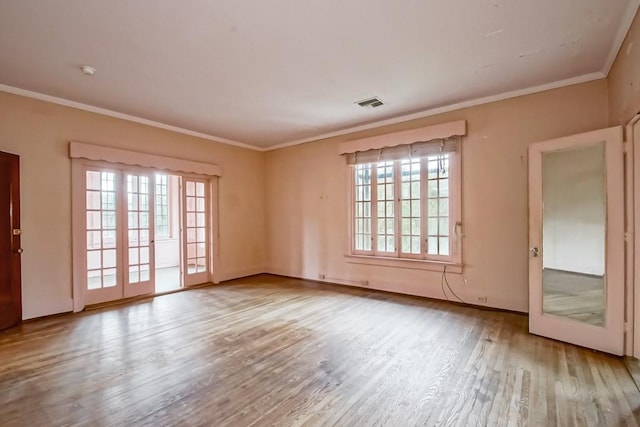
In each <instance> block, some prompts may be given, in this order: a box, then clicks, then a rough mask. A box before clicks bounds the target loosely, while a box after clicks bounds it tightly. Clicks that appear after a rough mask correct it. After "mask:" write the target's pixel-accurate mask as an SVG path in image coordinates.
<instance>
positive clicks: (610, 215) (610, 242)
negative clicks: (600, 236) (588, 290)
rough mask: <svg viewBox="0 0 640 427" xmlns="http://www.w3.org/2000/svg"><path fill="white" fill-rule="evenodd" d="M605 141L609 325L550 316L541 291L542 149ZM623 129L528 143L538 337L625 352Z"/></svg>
mask: <svg viewBox="0 0 640 427" xmlns="http://www.w3.org/2000/svg"><path fill="white" fill-rule="evenodd" d="M598 142H604V143H605V174H606V175H605V176H606V203H607V208H606V218H607V220H606V252H605V280H606V287H605V291H606V295H605V302H606V310H605V326H604V327H599V326H594V325H588V324H586V323H583V322H579V321H575V320H571V319H568V318H563V317H559V316H553V315H549V314H545V313H544V312H543V304H542V302H543V298H542V297H543V294H542V260H543V257H544V253H543V250H542V248H543V245H542V153H544V152H552V151H560V150H565V149H570V148H577V147H582V146H589V145H592V144H594V143H598ZM623 164H624V163H623V147H622V127H620V126H618V127H613V128H608V129H601V130H596V131H593V132H586V133H582V134H578V135H572V136H567V137H564V138H558V139H553V140H549V141H544V142H539V143H536V144H532V145H530V146H529V244H530V247H531V248H533V247H536V248H538V251H539V252H538V253H539V254H540V255H541V256H537V257H534V256H532V255H531V254H530V255H529V331H530V332H531V333H533V334H536V335H542V336H546V337H549V338H553V339H557V340H560V341H566V342H569V343H572V344H577V345H581V346H584V347H589V348H593V349H596V350H601V351H604V352H607V353H612V354H617V355H621V354H623V353H624V310H625V301H624V286H625V284H624V279H625V271H624V267H625V265H624V189H623V183H624V173H623Z"/></svg>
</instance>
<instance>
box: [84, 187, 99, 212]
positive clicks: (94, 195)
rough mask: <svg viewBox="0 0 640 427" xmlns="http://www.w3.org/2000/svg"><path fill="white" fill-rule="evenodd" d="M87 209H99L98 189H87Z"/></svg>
mask: <svg viewBox="0 0 640 427" xmlns="http://www.w3.org/2000/svg"><path fill="white" fill-rule="evenodd" d="M87 209H100V192H99V191H87Z"/></svg>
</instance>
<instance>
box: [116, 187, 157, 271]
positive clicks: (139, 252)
mask: <svg viewBox="0 0 640 427" xmlns="http://www.w3.org/2000/svg"><path fill="white" fill-rule="evenodd" d="M156 179H158V177H156ZM126 180H127V200H130V201H131V202H130V203H128V205H127V207H128V212H127V228H128V235H129V241H128V243H129V247H128V254H129V283H138V282H145V281H148V280H149V278H150V276H149V271H148V270H149V252H150V250H149V246H148V245H149V243H150V242H149V237H150V235H151V230H150V222H151V221H150V217H149V215H150V212H149V208H150V206H149V198H150V194H149V193H150V192H151V186H150V185H149V177H148V176H144V175H140V176H138V175H131V174H128V175H127V176H126ZM159 180H160V182H163V181H162V178H160V179H159ZM155 188H158V185H157V181H156V187H155ZM159 191H160V192H164V191H165V190H164V188H161V189H160V190H159ZM136 200H137V203H136V202H135V201H136ZM145 271H146V273H145Z"/></svg>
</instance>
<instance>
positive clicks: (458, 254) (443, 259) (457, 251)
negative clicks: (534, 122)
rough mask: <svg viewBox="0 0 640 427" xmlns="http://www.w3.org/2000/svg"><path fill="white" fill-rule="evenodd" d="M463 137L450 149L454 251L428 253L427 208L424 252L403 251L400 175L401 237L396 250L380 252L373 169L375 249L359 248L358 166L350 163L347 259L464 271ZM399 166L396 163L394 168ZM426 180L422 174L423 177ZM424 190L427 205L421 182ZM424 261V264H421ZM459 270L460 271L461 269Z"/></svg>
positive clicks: (423, 169) (396, 229) (396, 191)
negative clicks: (356, 227)
mask: <svg viewBox="0 0 640 427" xmlns="http://www.w3.org/2000/svg"><path fill="white" fill-rule="evenodd" d="M461 148H462V144H461V139H459V140H458V142H457V147H456V150H455V151H454V152H451V153H449V154H450V158H449V227H450V228H449V230H450V233H449V236H450V240H449V248H450V255H449V256H442V255H429V254H427V253H426V241H425V239H426V238H427V237H428V236H427V231H426V222H427V221H426V220H425V218H426V216H425V214H424V212H425V209H422V210H421V224H420V226H421V228H422V230H421V232H422V236H421V240H422V241H421V243H420V245H421V254H419V255H418V254H403V253H401V252H400V246H401V245H400V244H399V243H400V238H401V236H400V234H399V232H400V231H401V229H400V227H401V221H400V220H399V219H400V218H399V217H398V216H397V213H398V212H400V211H399V210H398V208H399V206H400V202H399V199H398V197H397V196H396V195H398V194H400V192H399V190H400V181H401V180H400V179H396V176H394V196H396V197H395V201H394V202H395V205H394V220H395V221H394V222H395V224H394V233H395V234H394V235H395V236H396V238H397V242H398V244H397V245H396V251H395V253H384V254H382V253H379V252H378V251H377V246H374V245H375V244H376V239H375V238H374V236H375V235H376V234H377V233H376V230H375V228H374V227H375V225H376V220H377V209H374V206H373V200H374V199H375V198H376V196H377V185H376V184H377V174H374V173H373V169H372V179H371V186H372V189H371V200H372V204H371V234H372V243H371V244H372V247H371V248H372V249H371V251H361V250H356V249H355V243H356V239H355V219H356V218H355V201H356V200H355V198H356V192H355V173H354V167H353V166H348V167H347V168H346V169H347V171H348V185H349V191H348V200H349V209H348V230H347V233H348V251H347V254H346V255H345V257H346V259H347V262H349V263H355V264H369V265H382V266H391V267H399V268H414V269H421V270H435V271H443V268H444V266H447V268H449V267H451V268H452V270H451V272H461V271H462V266H463V264H462V240H463V237H464V234H463V233H462V214H461V213H462V155H461ZM395 162H396V164H400V162H401V160H397V161H395ZM425 162H426V157H423V158H422V159H421V175H422V174H423V173H424V174H426V173H427V169H426V167H425V166H426V165H425V164H424V163H425ZM395 168H396V166H395V165H394V170H395ZM421 182H422V177H421ZM420 187H421V188H420V192H421V195H420V196H421V201H422V203H423V204H424V205H426V200H427V186H426V185H421V186H420ZM420 265H422V266H421V267H419V266H420ZM458 270H459V271H458Z"/></svg>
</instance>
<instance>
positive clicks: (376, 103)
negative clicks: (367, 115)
mask: <svg viewBox="0 0 640 427" xmlns="http://www.w3.org/2000/svg"><path fill="white" fill-rule="evenodd" d="M356 104H358V105H359V106H361V107H363V108H377V107H381V106H383V105H384V102H383V101H382V100H381V99H380V98H378V97H377V96H374V97H373V98H368V99H363V100H362V101H358V102H356Z"/></svg>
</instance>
